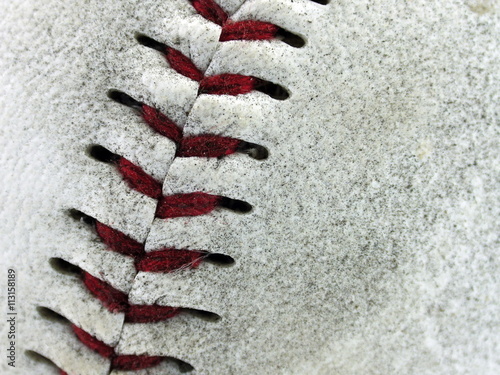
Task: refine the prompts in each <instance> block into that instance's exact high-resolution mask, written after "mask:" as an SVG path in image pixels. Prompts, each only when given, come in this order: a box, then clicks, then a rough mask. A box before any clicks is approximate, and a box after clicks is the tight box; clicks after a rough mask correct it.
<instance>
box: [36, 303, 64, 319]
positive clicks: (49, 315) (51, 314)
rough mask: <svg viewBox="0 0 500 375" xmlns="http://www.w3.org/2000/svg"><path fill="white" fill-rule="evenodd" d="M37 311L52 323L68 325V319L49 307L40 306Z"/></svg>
mask: <svg viewBox="0 0 500 375" xmlns="http://www.w3.org/2000/svg"><path fill="white" fill-rule="evenodd" d="M36 311H37V312H38V315H40V316H41V317H42V318H43V319H46V320H49V321H51V322H59V323H68V319H66V318H65V317H64V316H62V315H61V314H59V313H57V312H55V311H54V310H52V309H49V308H48V307H44V306H38V307H37V308H36Z"/></svg>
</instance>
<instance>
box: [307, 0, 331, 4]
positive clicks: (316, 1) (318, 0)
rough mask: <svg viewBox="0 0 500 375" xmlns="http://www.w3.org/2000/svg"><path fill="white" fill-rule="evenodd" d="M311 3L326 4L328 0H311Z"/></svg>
mask: <svg viewBox="0 0 500 375" xmlns="http://www.w3.org/2000/svg"><path fill="white" fill-rule="evenodd" d="M311 1H312V2H313V3H317V4H321V5H327V4H329V3H330V0H311Z"/></svg>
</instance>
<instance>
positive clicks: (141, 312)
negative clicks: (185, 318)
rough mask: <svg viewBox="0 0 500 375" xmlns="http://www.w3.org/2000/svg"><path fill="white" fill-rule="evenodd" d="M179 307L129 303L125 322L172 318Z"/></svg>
mask: <svg viewBox="0 0 500 375" xmlns="http://www.w3.org/2000/svg"><path fill="white" fill-rule="evenodd" d="M180 312H181V309H179V308H177V307H171V306H159V305H130V307H129V310H128V312H127V315H126V316H125V322H127V323H153V322H160V321H162V320H166V319H170V318H173V317H174V316H176V315H178V314H179V313H180Z"/></svg>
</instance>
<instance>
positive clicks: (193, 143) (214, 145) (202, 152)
mask: <svg viewBox="0 0 500 375" xmlns="http://www.w3.org/2000/svg"><path fill="white" fill-rule="evenodd" d="M240 144H241V141H240V140H239V139H235V138H229V137H220V136H217V135H199V136H196V137H186V138H184V139H183V140H182V142H181V144H180V145H179V148H178V149H177V156H180V157H190V156H199V157H208V158H213V157H215V158H218V157H221V156H226V155H231V154H234V153H235V152H236V151H237V150H238V147H239V145H240Z"/></svg>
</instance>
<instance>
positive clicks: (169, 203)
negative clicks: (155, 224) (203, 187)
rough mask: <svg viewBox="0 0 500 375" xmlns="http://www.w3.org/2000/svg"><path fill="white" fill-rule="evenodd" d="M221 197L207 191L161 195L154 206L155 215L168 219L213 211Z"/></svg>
mask: <svg viewBox="0 0 500 375" xmlns="http://www.w3.org/2000/svg"><path fill="white" fill-rule="evenodd" d="M220 201H221V198H220V197H219V196H217V195H211V194H207V193H201V192H196V193H188V194H176V195H169V196H165V197H162V198H161V199H160V200H159V202H158V206H157V207H156V217H159V218H160V219H168V218H174V217H181V216H199V215H204V214H208V213H210V212H211V211H213V210H214V209H215V208H216V207H217V206H218V205H219V203H220Z"/></svg>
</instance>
